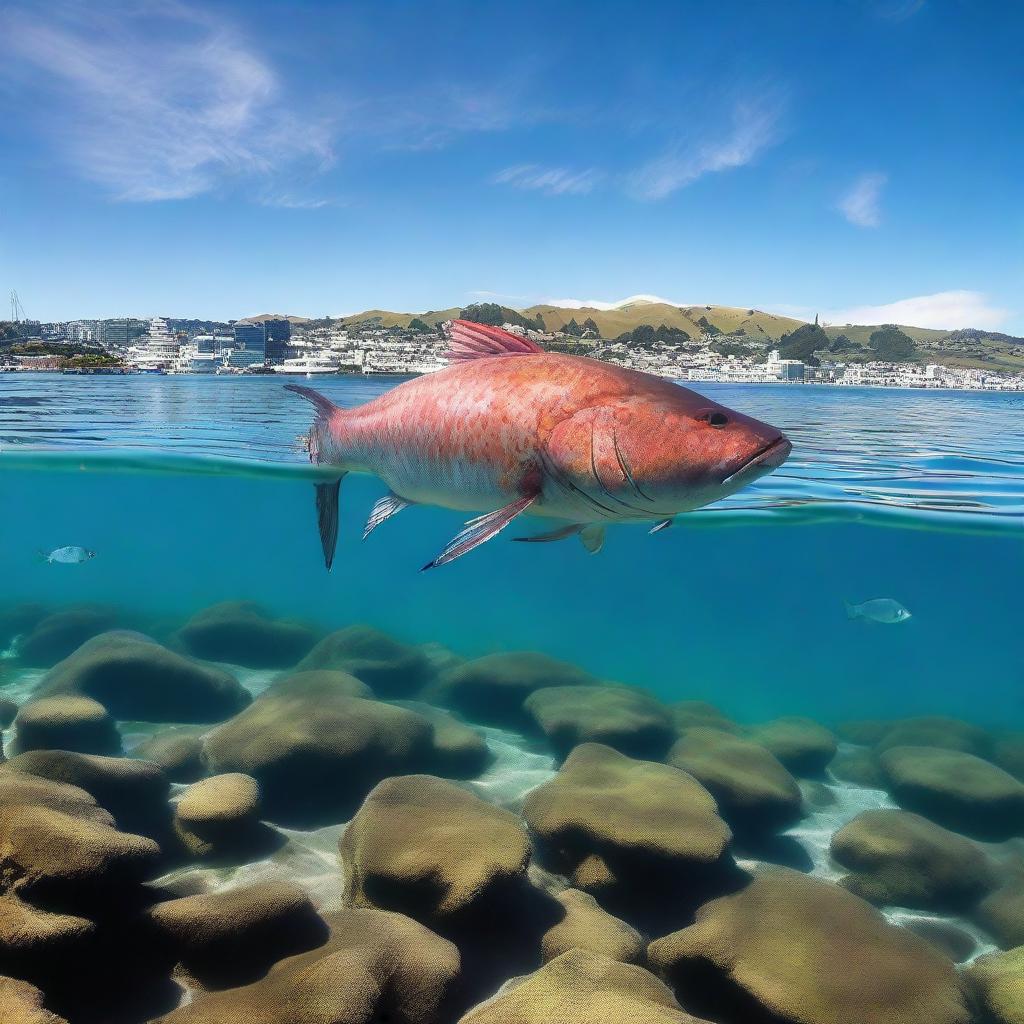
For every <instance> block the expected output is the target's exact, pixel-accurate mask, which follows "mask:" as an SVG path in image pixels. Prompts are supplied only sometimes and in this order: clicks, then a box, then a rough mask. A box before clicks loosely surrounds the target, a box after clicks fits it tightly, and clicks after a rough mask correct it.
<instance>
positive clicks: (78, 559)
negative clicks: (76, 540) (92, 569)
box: [39, 544, 96, 565]
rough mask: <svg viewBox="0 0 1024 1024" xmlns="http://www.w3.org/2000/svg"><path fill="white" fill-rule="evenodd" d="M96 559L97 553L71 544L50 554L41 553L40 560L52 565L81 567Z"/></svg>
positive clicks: (55, 549)
mask: <svg viewBox="0 0 1024 1024" xmlns="http://www.w3.org/2000/svg"><path fill="white" fill-rule="evenodd" d="M95 557H96V552H95V551H90V550H89V549H88V548H81V547H78V546H77V545H75V544H69V545H67V547H63V548H54V549H53V550H52V551H51V552H50V553H49V554H47V553H46V552H45V551H40V552H39V560H40V561H42V562H48V563H49V564H50V565H53V564H54V563H57V564H59V565H80V564H81V563H82V562H89V561H91V560H92V559H94V558H95Z"/></svg>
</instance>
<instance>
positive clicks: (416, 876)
mask: <svg viewBox="0 0 1024 1024" xmlns="http://www.w3.org/2000/svg"><path fill="white" fill-rule="evenodd" d="M339 850H340V853H341V863H342V867H343V874H344V877H345V902H346V904H347V905H348V906H354V907H376V908H378V909H380V910H396V911H399V912H401V913H404V914H408V915H409V916H410V917H414V918H416V919H417V920H419V921H422V922H423V923H424V924H427V925H429V926H431V927H434V928H440V929H441V930H442V931H444V932H448V931H450V930H452V926H453V922H454V924H455V927H457V926H458V923H459V922H461V921H464V920H466V919H472V920H474V921H476V920H480V919H482V917H483V916H485V915H487V916H488V919H490V915H491V914H493V911H494V908H495V907H499V906H502V905H507V903H508V902H509V900H510V899H511V900H514V899H515V898H516V896H517V894H519V893H521V892H522V890H523V887H524V885H525V883H526V867H527V864H528V863H529V860H530V840H529V838H528V837H527V834H526V829H525V828H523V826H522V823H521V822H520V821H519V819H518V818H517V817H516V816H515V815H513V814H511V813H510V812H509V811H506V810H503V809H501V808H500V807H495V806H494V805H493V804H489V803H486V802H484V801H483V800H481V799H480V798H479V797H476V796H474V795H473V794H472V793H469V792H467V791H466V790H465V789H461V788H459V787H458V786H456V785H454V784H453V783H451V782H446V781H445V780H443V779H438V778H434V777H432V776H429V775H410V776H404V777H398V778H391V779H385V780H384V781H383V782H381V783H380V784H378V785H377V786H376V787H374V789H373V790H372V791H371V793H370V794H369V796H367V798H366V800H365V801H364V803H363V806H362V807H360V809H359V812H358V813H357V814H356V816H355V818H353V819H352V821H351V822H349V824H348V827H347V828H346V829H345V832H344V834H343V835H342V837H341V842H340V844H339Z"/></svg>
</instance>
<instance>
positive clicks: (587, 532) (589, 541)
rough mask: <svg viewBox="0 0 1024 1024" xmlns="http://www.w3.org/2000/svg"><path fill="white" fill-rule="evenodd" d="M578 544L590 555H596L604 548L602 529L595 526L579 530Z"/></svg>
mask: <svg viewBox="0 0 1024 1024" xmlns="http://www.w3.org/2000/svg"><path fill="white" fill-rule="evenodd" d="M580 542H581V543H582V544H583V546H584V547H585V548H586V549H587V551H589V552H590V553H591V554H592V555H596V554H597V553H598V552H599V551H600V550H601V548H603V547H604V527H603V526H599V525H596V524H591V525H590V526H584V527H583V529H582V530H580Z"/></svg>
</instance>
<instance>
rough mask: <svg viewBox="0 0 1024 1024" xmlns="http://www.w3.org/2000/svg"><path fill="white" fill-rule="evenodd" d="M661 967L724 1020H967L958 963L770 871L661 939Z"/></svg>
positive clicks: (687, 1002)
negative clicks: (955, 966) (693, 921)
mask: <svg viewBox="0 0 1024 1024" xmlns="http://www.w3.org/2000/svg"><path fill="white" fill-rule="evenodd" d="M648 958H649V961H650V963H651V965H652V968H654V969H655V970H657V971H658V972H659V973H660V974H662V975H663V976H664V977H665V978H666V980H668V981H669V983H670V984H671V985H672V986H673V987H674V988H675V990H676V994H677V995H678V997H679V999H680V1001H681V1002H682V1003H683V1005H684V1006H686V1007H687V1008H688V1009H689V1010H691V1011H692V1012H694V1013H697V1014H700V1013H708V1014H710V1015H711V1016H712V1017H713V1018H714V1020H716V1021H718V1022H719V1024H968V1021H970V1019H971V1015H970V1013H969V1012H968V1009H967V1006H966V1005H965V999H964V994H963V992H962V990H961V986H960V983H959V980H958V978H957V973H956V970H955V969H954V967H953V964H952V963H951V962H950V961H949V960H948V959H947V958H946V957H944V956H943V955H942V954H941V953H939V952H938V950H936V949H935V948H934V947H933V946H931V945H930V944H929V943H927V942H925V941H924V940H923V939H921V938H919V937H918V936H916V935H913V934H911V933H910V932H908V931H906V930H904V929H902V928H898V927H896V926H894V925H891V924H889V923H888V922H887V921H886V919H885V918H884V917H883V916H882V915H881V913H879V912H878V911H877V910H875V909H874V908H873V907H871V906H870V905H869V904H867V903H865V902H864V901H863V900H861V899H859V898H858V897H856V896H853V895H852V894H850V893H849V892H847V891H846V890H844V889H842V888H840V887H839V886H835V885H832V884H831V883H829V882H824V881H822V880H820V879H817V878H811V877H809V876H807V875H803V874H801V873H800V872H797V871H791V870H789V869H788V868H774V867H773V868H763V869H761V870H759V871H758V872H756V874H755V875H754V879H753V881H751V883H750V884H749V885H748V886H746V888H744V889H742V890H741V891H739V892H737V893H734V894H732V895H729V896H723V897H722V898H720V899H716V900H713V901H712V902H710V903H708V904H706V905H705V906H703V907H701V908H700V910H698V911H697V915H696V921H695V923H694V924H692V925H691V926H690V927H688V928H684V929H682V930H681V931H678V932H675V933H674V934H672V935H667V936H665V937H664V938H662V939H658V940H657V941H656V942H653V943H652V944H651V946H650V947H649V949H648Z"/></svg>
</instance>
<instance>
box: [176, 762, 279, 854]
mask: <svg viewBox="0 0 1024 1024" xmlns="http://www.w3.org/2000/svg"><path fill="white" fill-rule="evenodd" d="M174 827H175V831H176V832H177V834H178V837H179V838H180V839H181V841H182V843H183V844H184V846H185V849H186V850H188V852H189V853H190V854H191V855H192V856H193V857H204V858H205V857H232V856H234V857H238V858H240V859H243V860H246V859H249V858H250V857H255V856H258V855H259V854H260V853H263V852H265V851H266V850H268V849H269V848H273V847H274V846H275V845H279V840H278V836H277V834H276V833H274V832H272V831H271V830H269V829H268V828H267V827H266V826H265V825H263V824H262V823H261V822H260V787H259V783H257V781H256V780H255V779H254V778H252V777H251V776H249V775H242V774H240V773H229V774H226V775H214V776H213V777H212V778H209V779H203V780H202V781H201V782H196V783H194V784H193V785H191V786H189V788H188V789H186V790H185V792H184V793H183V794H182V796H181V799H180V800H179V801H178V802H177V804H176V805H175V808H174Z"/></svg>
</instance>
